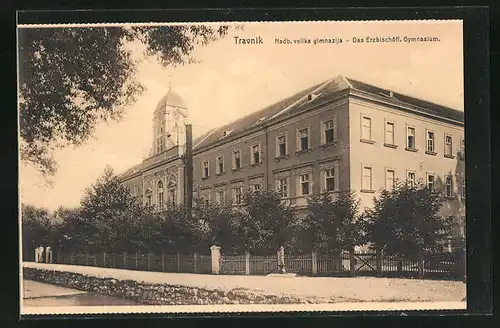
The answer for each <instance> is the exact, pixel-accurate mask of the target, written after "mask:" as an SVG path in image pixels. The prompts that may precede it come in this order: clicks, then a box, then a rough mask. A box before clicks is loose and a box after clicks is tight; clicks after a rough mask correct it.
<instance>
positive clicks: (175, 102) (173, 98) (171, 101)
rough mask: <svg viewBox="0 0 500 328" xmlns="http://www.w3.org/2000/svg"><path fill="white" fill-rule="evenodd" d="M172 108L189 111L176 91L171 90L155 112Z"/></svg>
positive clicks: (161, 100)
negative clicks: (167, 107)
mask: <svg viewBox="0 0 500 328" xmlns="http://www.w3.org/2000/svg"><path fill="white" fill-rule="evenodd" d="M167 105H168V106H172V107H178V108H183V109H187V106H186V103H185V102H184V100H183V99H182V98H181V97H180V96H179V95H178V94H177V93H175V91H173V90H172V89H170V88H169V90H168V91H167V93H166V94H165V95H164V96H163V97H162V98H161V99H160V101H159V102H158V104H157V105H156V108H155V110H159V109H163V108H165V106H167Z"/></svg>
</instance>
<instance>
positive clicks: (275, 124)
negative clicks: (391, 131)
mask: <svg viewBox="0 0 500 328" xmlns="http://www.w3.org/2000/svg"><path fill="white" fill-rule="evenodd" d="M347 96H348V92H345V91H341V92H339V93H338V94H337V95H336V97H335V98H331V99H328V100H326V101H324V102H321V103H319V104H316V105H314V106H312V107H310V108H305V109H303V110H301V111H299V112H297V113H294V114H292V115H288V116H286V115H284V116H283V117H279V118H276V119H272V120H269V121H268V122H263V123H262V124H259V125H257V126H254V127H250V128H249V129H247V130H244V131H242V132H239V133H235V134H232V135H231V136H228V137H225V138H223V139H219V140H217V141H216V142H214V143H211V144H209V145H207V146H205V147H203V148H199V149H195V150H193V155H197V154H200V153H204V152H206V151H208V150H211V149H213V148H217V147H219V146H221V145H224V144H228V143H231V142H235V141H240V140H239V139H241V138H244V137H247V136H250V135H252V134H257V135H259V132H260V133H264V132H265V130H270V129H274V128H279V125H280V123H282V122H285V121H288V120H291V119H294V118H296V117H299V116H302V115H304V114H310V115H314V114H316V112H317V111H319V110H321V109H325V110H326V109H330V108H326V107H327V106H329V105H332V104H335V107H336V106H341V105H342V104H346V103H347V101H345V102H341V101H339V100H342V99H344V100H347ZM337 102H338V103H337Z"/></svg>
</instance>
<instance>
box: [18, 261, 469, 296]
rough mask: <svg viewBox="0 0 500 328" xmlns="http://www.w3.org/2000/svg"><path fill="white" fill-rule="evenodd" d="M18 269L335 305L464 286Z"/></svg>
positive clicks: (461, 290) (461, 291)
mask: <svg viewBox="0 0 500 328" xmlns="http://www.w3.org/2000/svg"><path fill="white" fill-rule="evenodd" d="M23 267H27V268H39V269H45V270H55V271H65V272H72V273H79V274H84V275H89V276H95V277H103V278H114V279H118V280H134V281H137V282H146V283H152V284H168V285H180V286H187V287H198V288H205V289H209V290H225V291H229V290H238V289H239V290H242V289H243V290H249V291H253V292H259V293H263V294H266V295H287V296H295V297H300V298H321V299H323V298H324V299H330V300H335V301H336V302H360V301H361V302H428V301H433V302H450V301H451V302H460V301H462V300H463V299H464V297H465V293H466V287H465V284H464V283H463V282H458V281H443V280H420V279H396V278H376V277H356V278H333V277H291V276H284V277H283V276H271V277H270V276H243V275H242V276H236V275H234V276H230V275H208V274H188V273H165V272H150V271H134V270H121V269H108V268H98V267H90V266H76V265H60V264H44V263H32V262H28V263H23Z"/></svg>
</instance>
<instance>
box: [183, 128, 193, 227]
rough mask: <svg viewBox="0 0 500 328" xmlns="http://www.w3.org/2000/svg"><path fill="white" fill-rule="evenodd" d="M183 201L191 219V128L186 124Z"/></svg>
mask: <svg viewBox="0 0 500 328" xmlns="http://www.w3.org/2000/svg"><path fill="white" fill-rule="evenodd" d="M184 156H185V157H184V158H185V161H184V172H185V180H184V181H185V182H184V186H185V188H184V199H185V200H186V213H187V215H188V218H191V215H192V209H193V126H192V125H191V124H186V154H185V155H184Z"/></svg>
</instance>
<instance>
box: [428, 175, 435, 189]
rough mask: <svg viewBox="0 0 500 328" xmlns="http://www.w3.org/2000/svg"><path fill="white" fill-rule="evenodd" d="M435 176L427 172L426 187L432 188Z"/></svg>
mask: <svg viewBox="0 0 500 328" xmlns="http://www.w3.org/2000/svg"><path fill="white" fill-rule="evenodd" d="M434 184H435V177H434V174H431V173H427V188H429V189H430V190H433V189H434Z"/></svg>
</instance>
